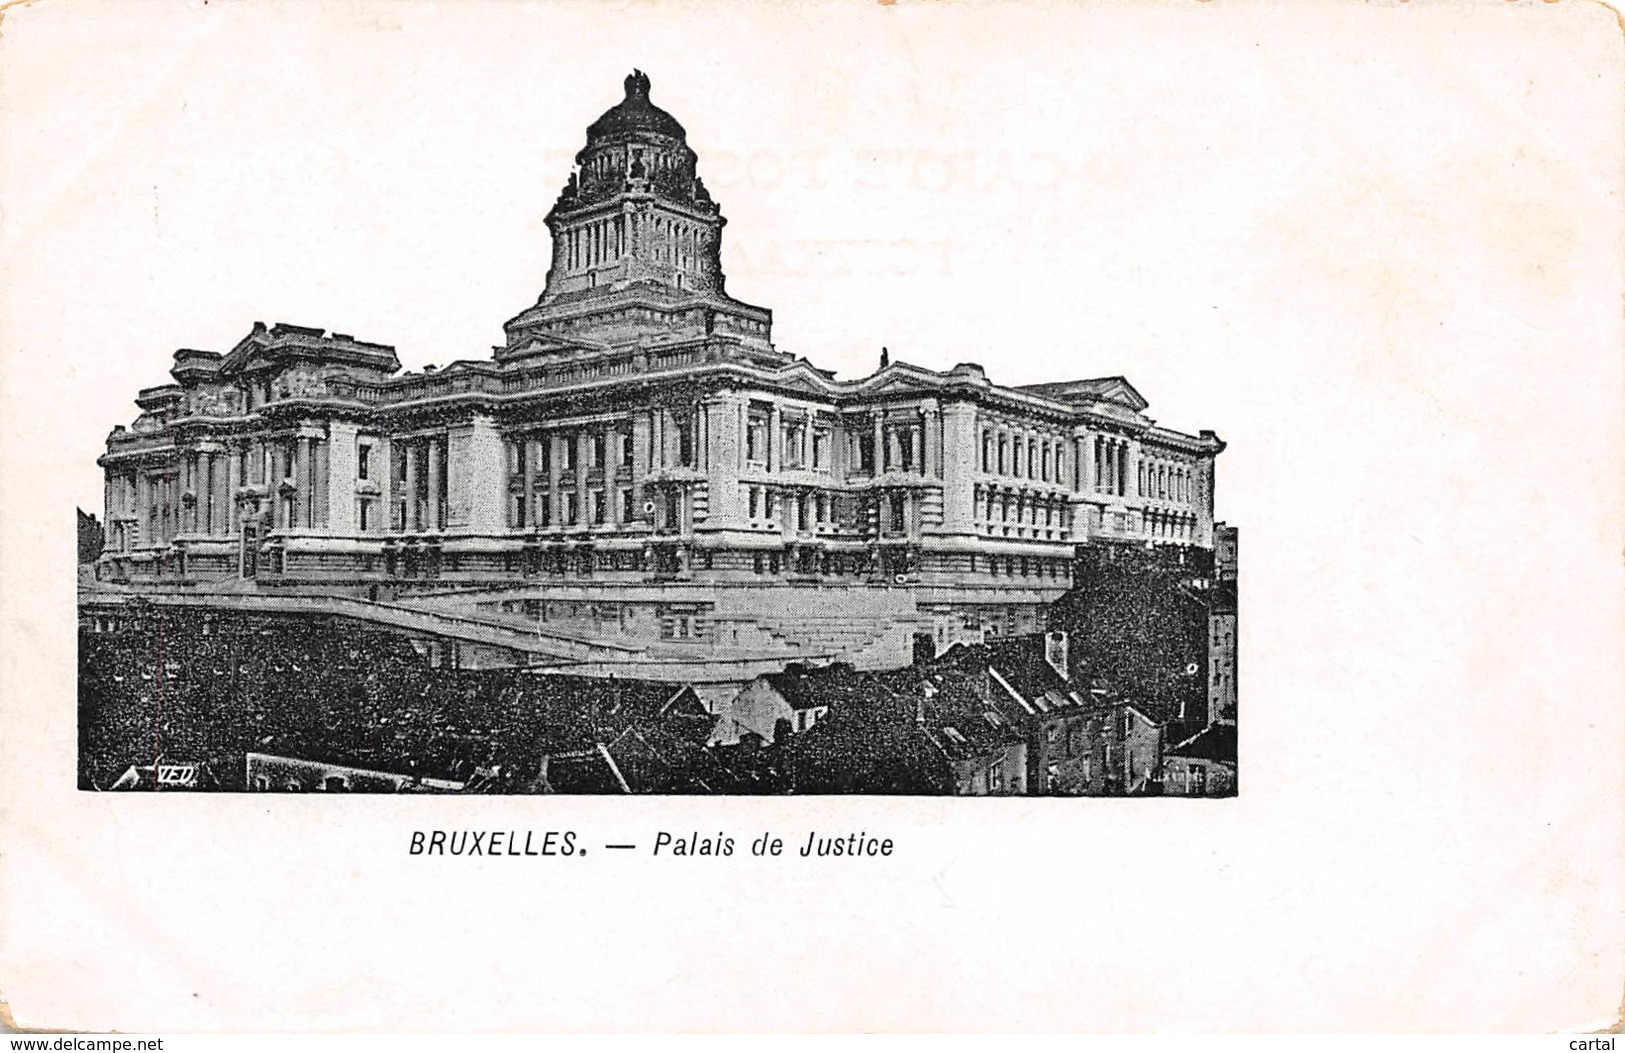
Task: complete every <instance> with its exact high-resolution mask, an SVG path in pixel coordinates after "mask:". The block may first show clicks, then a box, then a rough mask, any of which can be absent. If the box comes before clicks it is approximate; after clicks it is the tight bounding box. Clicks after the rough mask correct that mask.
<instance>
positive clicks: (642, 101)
mask: <svg viewBox="0 0 1625 1053" xmlns="http://www.w3.org/2000/svg"><path fill="white" fill-rule="evenodd" d="M625 83H626V98H624V99H622V100H621V101H620V103H619V104H617V105H615V106H613V107H611V108H610V109H608V110H606V111H605V113H604V115H603V116H602V117H600V118H598V119H597V120H596V121H593V122H592V123H591V124H589V125H588V126H587V144H588V145H589V146H590V145H592V143H593V142H594V141H596V140H599V139H607V138H609V137H611V136H620V135H628V134H637V133H645V134H654V135H664V136H667V137H669V138H672V139H682V138H683V136H684V134H685V133H684V132H683V126H682V125H680V124H678V123H677V118H675V117H673V116H672V115H671V114H669V113H667V112H666V111H665V110H662V109H661V108H660V107H658V106H656V105H654V104H653V103H651V102H650V101H649V76H648V74H646V73H644V72H643V71H642V70H636V69H635V70H633V71H632V73H631V75H630V76H628V77H627V78H626V82H625Z"/></svg>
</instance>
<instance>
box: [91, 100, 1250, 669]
mask: <svg viewBox="0 0 1625 1053" xmlns="http://www.w3.org/2000/svg"><path fill="white" fill-rule="evenodd" d="M696 163H697V162H696V157H695V155H694V152H693V151H692V150H690V149H689V147H688V145H687V143H686V140H685V136H684V132H683V129H682V126H681V125H679V124H678V123H677V122H676V121H675V120H674V119H673V118H671V116H670V115H669V114H666V113H665V112H664V111H662V110H660V109H659V108H658V107H655V106H654V105H653V104H652V103H651V102H650V100H649V82H648V78H647V77H644V76H643V75H642V74H641V73H635V74H634V75H633V76H631V77H629V78H627V81H626V97H625V99H624V100H623V101H622V102H621V103H620V104H619V105H617V106H615V107H614V108H612V109H611V110H610V111H608V112H607V113H606V114H604V116H603V117H601V118H600V119H599V120H598V121H596V122H594V123H593V125H592V126H591V127H590V128H589V130H588V138H587V144H586V146H585V147H584V148H583V149H582V150H581V151H580V153H578V154H577V156H576V164H575V168H574V171H572V172H571V174H570V176H569V181H568V183H567V184H566V186H565V187H564V188H563V190H562V191H561V192H560V194H559V197H558V199H557V201H556V202H555V203H554V205H553V208H552V210H551V211H550V212H549V214H548V216H547V225H548V228H549V231H550V232H551V235H552V240H553V252H552V267H551V270H550V271H549V273H548V276H547V282H546V288H545V289H544V290H543V292H542V293H541V296H540V298H539V299H538V300H537V302H536V303H535V304H534V305H532V306H530V307H528V308H526V309H525V310H523V311H521V312H520V313H519V314H518V315H516V316H515V317H514V318H512V319H511V320H510V321H508V322H507V323H506V325H505V333H506V340H505V342H504V343H503V345H502V346H500V347H498V348H496V349H495V352H494V354H493V355H492V356H491V358H489V359H485V360H478V361H473V360H469V361H457V362H454V363H452V364H450V365H448V366H446V367H444V368H441V369H429V370H425V371H424V372H422V373H407V374H402V373H400V372H399V369H400V367H399V362H398V360H397V358H396V355H395V352H394V350H393V348H391V347H387V346H384V345H380V344H374V343H368V342H364V341H359V340H356V339H354V338H353V337H350V336H348V335H344V334H339V333H328V332H323V331H321V330H319V329H311V328H305V327H301V326H293V325H275V326H271V327H267V326H265V325H263V324H259V323H256V324H255V326H254V328H253V330H252V331H251V332H250V333H249V334H248V335H247V336H245V337H244V338H243V339H242V341H240V342H239V343H238V344H237V346H236V347H234V348H233V349H231V350H230V351H228V352H225V353H223V354H222V353H218V352H212V351H198V350H182V351H177V352H176V353H175V356H174V365H173V368H172V369H171V375H172V377H173V379H174V383H172V384H166V385H163V386H160V387H155V388H149V389H147V390H145V391H142V392H141V393H140V394H139V396H138V397H137V400H136V402H137V405H138V406H139V407H140V409H141V414H140V416H139V417H138V418H137V419H136V421H135V422H134V424H133V426H131V427H130V428H129V429H128V430H126V429H125V428H123V427H120V428H116V429H115V430H114V432H113V433H112V435H110V436H109V438H108V441H107V452H106V454H105V455H104V456H103V457H102V458H101V460H100V463H101V465H102V466H103V468H104V469H105V471H106V480H107V488H106V495H107V497H106V500H107V506H106V515H105V523H106V530H107V540H108V544H107V550H106V552H105V553H104V554H103V556H102V557H101V560H100V563H99V576H100V578H101V579H102V580H103V581H104V582H108V583H118V584H128V585H140V586H148V587H167V586H168V585H171V584H176V585H186V586H188V587H192V588H197V587H200V586H201V587H203V588H205V589H207V588H209V587H215V588H226V587H229V588H230V589H231V590H233V591H235V592H242V591H244V590H250V591H253V590H281V591H283V592H287V591H290V590H291V591H299V590H307V591H322V590H325V591H328V592H331V593H342V594H344V595H348V596H367V597H370V598H372V599H374V600H376V599H379V598H380V596H382V597H383V598H385V599H389V600H392V601H401V602H419V601H420V600H424V599H426V598H431V599H434V600H435V601H436V602H437V603H439V604H440V605H441V607H442V608H444V609H446V610H450V609H452V608H453V607H456V608H457V610H458V611H459V612H460V615H462V616H468V617H475V618H497V619H503V618H506V619H508V620H510V621H512V620H515V619H518V618H529V619H540V618H542V617H544V616H548V615H547V612H548V611H549V609H550V605H551V609H552V612H553V613H552V615H551V617H553V618H554V623H555V627H556V628H558V629H560V631H564V630H565V629H567V628H569V627H570V626H574V628H575V629H577V630H579V631H580V632H581V633H583V634H584V635H594V634H597V635H599V636H601V635H602V634H604V633H606V632H609V633H610V635H612V636H616V637H621V636H624V637H627V638H629V639H640V638H648V637H651V636H652V637H654V638H658V639H661V640H664V641H668V642H682V643H685V644H687V645H689V646H701V647H704V646H712V647H721V648H736V649H742V650H745V651H749V650H752V649H753V648H754V649H755V650H757V651H762V650H764V649H766V650H772V649H773V648H774V647H783V648H787V649H788V650H790V651H792V652H796V653H798V654H801V655H803V656H806V657H821V656H826V655H828V656H845V657H848V658H856V659H858V660H859V661H867V662H889V661H892V660H893V659H894V658H896V657H898V656H901V657H902V658H903V659H904V660H906V657H907V653H908V648H909V646H910V645H911V642H912V639H913V637H914V636H916V635H929V636H930V637H931V639H932V642H933V643H934V645H935V646H936V647H937V648H938V649H940V648H942V647H945V646H947V645H948V644H951V643H952V642H955V641H957V640H962V639H980V638H982V636H983V634H984V633H986V632H988V631H990V630H991V631H994V632H1003V633H1009V632H1023V631H1027V632H1030V631H1034V630H1035V629H1037V628H1038V627H1039V625H1040V621H1039V614H1040V612H1041V609H1042V607H1043V605H1044V604H1045V603H1046V602H1049V601H1050V600H1053V599H1054V598H1055V597H1056V596H1058V595H1060V594H1061V593H1062V592H1063V591H1064V590H1065V589H1066V588H1067V587H1068V586H1069V585H1070V582H1071V572H1072V555H1073V551H1074V546H1076V545H1078V544H1080V543H1086V542H1088V541H1090V540H1091V539H1094V538H1100V537H1105V538H1113V539H1119V540H1121V539H1131V540H1147V541H1158V542H1174V543H1181V544H1189V545H1196V546H1211V544H1212V540H1213V527H1214V519H1213V465H1214V458H1215V456H1216V455H1217V454H1218V453H1219V452H1220V451H1221V450H1222V449H1223V443H1222V442H1221V441H1220V440H1219V438H1218V437H1217V436H1216V435H1215V434H1214V433H1213V432H1210V431H1203V432H1201V433H1200V434H1198V435H1188V434H1184V433H1181V432H1176V431H1172V430H1169V429H1167V428H1163V427H1161V426H1159V425H1157V424H1155V423H1154V422H1153V421H1152V420H1151V419H1150V418H1148V417H1147V416H1146V415H1145V409H1146V402H1145V400H1144V399H1143V398H1142V397H1141V396H1140V394H1139V393H1138V392H1136V391H1135V390H1134V388H1133V387H1132V386H1131V385H1130V384H1129V383H1128V382H1127V381H1126V380H1125V379H1123V378H1122V377H1106V378H1099V379H1092V380H1077V381H1067V382H1059V383H1047V384H1037V385H1028V386H1020V387H1006V386H1000V385H997V384H995V383H993V382H992V381H990V380H989V378H988V377H987V375H986V373H985V372H984V371H983V369H982V368H981V367H980V366H977V365H975V364H970V363H966V364H961V365H958V366H955V367H954V368H952V369H949V370H946V371H936V370H931V369H926V368H923V367H920V366H916V365H912V364H908V363H903V362H890V363H888V364H885V365H883V366H882V368H880V369H879V370H877V371H876V372H875V373H874V374H872V375H870V376H868V377H863V378H859V379H852V380H841V379H836V377H835V376H834V375H833V374H832V373H830V372H829V371H826V370H822V369H819V368H817V367H816V366H814V365H812V364H811V363H809V362H808V361H806V360H805V359H803V358H798V357H796V356H794V355H791V354H788V353H785V352H782V351H780V350H778V349H777V348H776V347H775V346H774V345H773V343H772V341H771V329H772V315H771V312H769V311H767V310H765V309H763V308H760V307H755V306H752V305H750V304H746V303H743V302H741V301H738V300H735V299H733V298H732V297H731V296H729V295H728V294H727V293H726V291H725V286H726V282H725V277H724V274H723V272H722V267H721V256H720V251H721V236H722V228H723V225H724V223H725V220H724V219H723V217H722V215H721V213H720V211H719V209H718V206H717V204H716V202H714V201H713V200H712V199H711V197H710V195H709V193H708V192H707V191H706V189H705V186H704V183H703V181H702V180H701V178H700V177H699V175H698V174H697V170H696ZM245 582H250V584H244V583H245ZM459 604H460V606H459ZM566 607H568V609H569V611H570V612H571V613H569V614H565V613H563V611H564V610H565V609H566Z"/></svg>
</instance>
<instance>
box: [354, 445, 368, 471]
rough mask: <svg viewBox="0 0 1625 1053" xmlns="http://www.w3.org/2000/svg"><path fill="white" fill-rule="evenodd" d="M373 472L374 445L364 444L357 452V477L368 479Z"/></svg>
mask: <svg viewBox="0 0 1625 1053" xmlns="http://www.w3.org/2000/svg"><path fill="white" fill-rule="evenodd" d="M371 472H372V444H371V443H365V442H364V443H362V444H361V445H360V446H359V447H357V449H356V451H355V477H356V478H357V479H366V478H368V477H369V475H370V473H371Z"/></svg>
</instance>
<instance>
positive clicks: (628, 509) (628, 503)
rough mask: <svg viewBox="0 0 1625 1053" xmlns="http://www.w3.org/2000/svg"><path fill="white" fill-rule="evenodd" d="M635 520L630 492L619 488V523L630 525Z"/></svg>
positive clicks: (635, 514) (625, 488)
mask: <svg viewBox="0 0 1625 1053" xmlns="http://www.w3.org/2000/svg"><path fill="white" fill-rule="evenodd" d="M636 518H637V512H636V510H635V509H634V508H633V507H632V491H631V489H629V488H627V487H622V488H621V522H623V523H630V522H632V521H633V520H634V519H636Z"/></svg>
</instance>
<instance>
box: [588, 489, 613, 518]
mask: <svg viewBox="0 0 1625 1053" xmlns="http://www.w3.org/2000/svg"><path fill="white" fill-rule="evenodd" d="M608 517H609V502H608V501H606V500H604V491H602V490H594V491H593V492H592V522H593V525H594V526H603V525H604V523H605V522H607V521H608Z"/></svg>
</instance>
